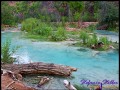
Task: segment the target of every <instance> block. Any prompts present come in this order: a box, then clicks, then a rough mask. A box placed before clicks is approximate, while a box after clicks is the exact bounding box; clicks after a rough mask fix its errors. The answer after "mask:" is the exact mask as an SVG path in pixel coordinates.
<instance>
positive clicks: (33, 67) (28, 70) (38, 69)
mask: <svg viewBox="0 0 120 90" xmlns="http://www.w3.org/2000/svg"><path fill="white" fill-rule="evenodd" d="M1 67H2V69H7V70H10V71H13V72H16V73H20V74H22V75H25V74H50V75H59V76H65V77H67V76H70V75H71V73H72V72H73V71H77V69H76V68H73V67H70V66H63V65H55V64H53V63H43V62H36V63H29V64H5V65H2V66H1Z"/></svg>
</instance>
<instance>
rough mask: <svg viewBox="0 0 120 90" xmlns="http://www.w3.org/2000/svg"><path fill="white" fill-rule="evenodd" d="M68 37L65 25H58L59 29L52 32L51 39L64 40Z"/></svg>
mask: <svg viewBox="0 0 120 90" xmlns="http://www.w3.org/2000/svg"><path fill="white" fill-rule="evenodd" d="M65 39H66V31H65V29H64V28H63V27H58V28H57V31H53V32H52V34H51V40H53V41H62V40H65Z"/></svg>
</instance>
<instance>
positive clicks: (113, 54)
mask: <svg viewBox="0 0 120 90" xmlns="http://www.w3.org/2000/svg"><path fill="white" fill-rule="evenodd" d="M20 36H21V34H20V32H4V33H2V43H3V42H4V41H5V40H6V38H9V39H11V40H12V46H15V45H20V46H21V48H20V49H19V50H18V52H17V53H16V54H15V55H14V56H15V57H18V59H19V63H29V62H39V61H40V62H46V63H55V64H63V65H69V66H72V67H76V68H78V71H77V72H74V73H73V74H72V76H74V77H75V78H74V79H70V81H71V82H73V83H76V84H80V81H81V80H82V79H89V80H91V81H102V80H104V79H108V80H115V81H117V82H118V75H119V72H118V63H119V56H118V51H114V50H110V51H102V52H100V53H99V54H96V55H94V53H95V52H96V51H93V50H91V49H88V48H85V50H84V48H82V47H72V46H67V45H64V44H61V43H54V42H32V41H30V40H27V39H22V38H21V37H20ZM80 48H81V49H80Z"/></svg>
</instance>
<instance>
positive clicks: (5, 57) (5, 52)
mask: <svg viewBox="0 0 120 90" xmlns="http://www.w3.org/2000/svg"><path fill="white" fill-rule="evenodd" d="M10 45H11V42H10V41H8V40H7V41H6V42H5V43H4V44H3V45H2V55H1V61H2V62H3V63H13V62H14V61H15V59H14V58H12V57H11V56H12V55H13V54H14V53H15V52H16V51H17V50H18V48H19V47H14V48H12V49H11V48H10Z"/></svg>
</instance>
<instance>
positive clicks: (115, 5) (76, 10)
mask: <svg viewBox="0 0 120 90" xmlns="http://www.w3.org/2000/svg"><path fill="white" fill-rule="evenodd" d="M11 3H12V4H13V5H11ZM118 14H119V2H118V1H77V2H76V1H16V2H14V1H2V5H1V18H2V24H8V25H14V24H15V23H20V22H22V21H24V20H25V19H27V18H37V19H40V20H41V21H43V22H62V24H63V25H64V24H65V22H68V21H69V22H71V21H77V22H78V27H80V26H79V23H80V21H98V22H99V24H100V25H102V24H108V26H109V27H110V28H114V27H116V26H118V22H119V21H118V20H119V15H118Z"/></svg>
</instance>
